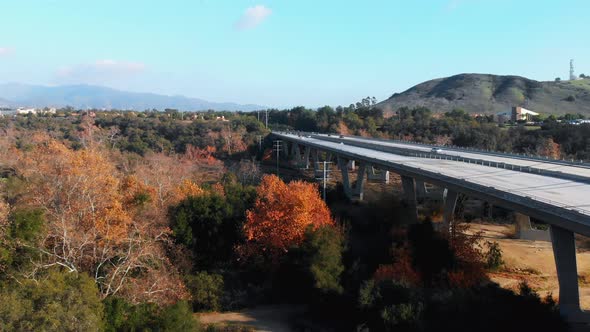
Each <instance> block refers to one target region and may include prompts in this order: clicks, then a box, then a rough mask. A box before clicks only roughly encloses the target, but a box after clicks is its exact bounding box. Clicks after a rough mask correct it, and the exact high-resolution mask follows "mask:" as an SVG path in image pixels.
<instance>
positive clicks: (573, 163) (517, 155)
mask: <svg viewBox="0 0 590 332" xmlns="http://www.w3.org/2000/svg"><path fill="white" fill-rule="evenodd" d="M290 133H292V134H293V133H294V134H300V135H310V134H315V135H331V134H317V133H307V132H290ZM335 136H340V135H335ZM342 136H343V137H345V138H355V139H360V140H367V141H380V142H395V143H400V144H415V145H420V146H424V147H428V148H434V147H436V148H441V149H443V148H444V149H447V150H454V151H464V152H474V153H481V154H487V155H490V156H496V157H506V158H515V159H522V160H531V161H543V162H550V163H554V164H559V165H566V166H575V167H583V168H590V164H589V163H586V162H584V161H583V160H574V159H571V160H566V159H553V158H549V157H543V156H538V155H532V154H525V153H513V152H499V151H493V150H485V149H476V148H466V147H461V146H456V145H437V144H428V143H422V142H416V141H409V140H399V139H384V138H373V137H361V136H351V135H342Z"/></svg>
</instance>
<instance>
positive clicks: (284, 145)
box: [280, 141, 293, 158]
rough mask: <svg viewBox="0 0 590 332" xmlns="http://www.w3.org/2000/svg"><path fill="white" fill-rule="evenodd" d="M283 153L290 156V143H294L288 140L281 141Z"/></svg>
mask: <svg viewBox="0 0 590 332" xmlns="http://www.w3.org/2000/svg"><path fill="white" fill-rule="evenodd" d="M281 142H282V143H281V149H282V150H281V151H280V152H281V154H282V155H283V156H285V158H289V145H292V144H293V143H289V142H288V141H281Z"/></svg>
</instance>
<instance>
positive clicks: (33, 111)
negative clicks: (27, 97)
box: [16, 107, 37, 114]
mask: <svg viewBox="0 0 590 332" xmlns="http://www.w3.org/2000/svg"><path fill="white" fill-rule="evenodd" d="M29 113H30V114H37V109H35V108H23V107H19V108H17V109H16V114H29Z"/></svg>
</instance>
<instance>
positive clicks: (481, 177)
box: [272, 132, 590, 322]
mask: <svg viewBox="0 0 590 332" xmlns="http://www.w3.org/2000/svg"><path fill="white" fill-rule="evenodd" d="M272 135H273V136H274V137H275V139H278V140H281V141H283V147H282V149H283V151H284V152H286V154H287V155H290V156H291V157H293V158H295V159H296V160H297V161H298V162H301V163H303V164H304V165H309V164H310V159H313V160H314V161H319V158H320V157H321V155H325V156H326V157H327V158H329V159H336V161H337V163H338V168H339V169H340V171H341V172H342V181H343V186H344V191H345V193H346V194H347V195H348V196H349V197H350V198H357V199H362V194H363V184H364V182H365V176H366V173H367V169H369V168H373V167H375V168H378V169H380V170H382V171H391V172H395V173H397V174H399V175H401V178H402V186H403V190H404V197H405V200H406V202H408V204H409V205H410V206H411V207H413V208H415V207H416V201H417V194H419V193H420V192H421V191H422V188H421V187H423V185H424V182H427V183H431V184H434V185H436V186H439V187H442V188H445V192H446V197H445V202H444V222H445V223H446V225H450V224H451V222H452V219H453V214H454V209H455V205H456V201H457V196H458V193H464V194H466V195H469V196H472V197H477V198H479V199H482V200H484V201H487V202H490V203H492V204H494V205H497V206H501V207H504V208H507V209H510V210H513V211H515V212H517V213H519V214H520V215H525V216H530V217H534V218H536V219H539V220H542V221H544V222H546V223H547V224H549V225H550V229H551V241H552V244H553V252H554V256H555V262H556V266H557V274H558V279H559V286H560V310H561V313H562V314H563V315H564V316H565V317H566V318H567V319H568V320H570V321H572V322H590V316H589V315H587V314H586V313H585V312H582V310H581V309H580V304H579V303H580V301H579V290H578V274H577V265H576V256H575V251H576V249H575V241H574V234H575V233H579V234H583V235H586V236H590V169H589V168H587V167H585V166H584V165H580V164H577V163H572V162H570V163H568V162H563V161H552V160H543V159H542V158H533V157H524V156H511V155H503V154H497V153H488V152H476V151H460V149H444V150H443V151H440V152H437V153H432V151H431V150H432V147H430V146H422V145H419V144H405V143H400V142H393V141H385V140H372V139H366V138H359V137H339V136H327V135H317V134H307V133H301V134H296V133H284V132H273V133H272ZM458 150H459V151H458ZM319 152H325V153H324V154H320V153H319ZM350 161H355V162H356V163H358V165H359V166H358V171H357V180H356V183H355V184H354V186H353V185H352V183H350V181H349V170H348V167H347V164H348V163H349V162H350ZM314 164H315V163H314ZM415 216H416V221H417V213H415Z"/></svg>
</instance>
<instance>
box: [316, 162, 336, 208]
mask: <svg viewBox="0 0 590 332" xmlns="http://www.w3.org/2000/svg"><path fill="white" fill-rule="evenodd" d="M331 164H332V162H331V161H318V162H316V163H315V166H316V167H315V169H316V172H315V178H316V180H318V181H322V197H323V199H324V202H325V201H326V183H327V182H328V180H329V179H330V178H331V177H330V173H331V172H332V169H331V168H330V166H331ZM320 166H322V167H321V168H320ZM318 175H319V176H318Z"/></svg>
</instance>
